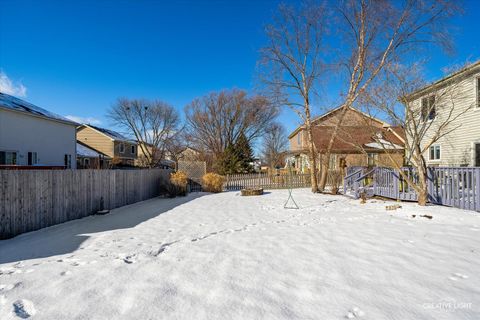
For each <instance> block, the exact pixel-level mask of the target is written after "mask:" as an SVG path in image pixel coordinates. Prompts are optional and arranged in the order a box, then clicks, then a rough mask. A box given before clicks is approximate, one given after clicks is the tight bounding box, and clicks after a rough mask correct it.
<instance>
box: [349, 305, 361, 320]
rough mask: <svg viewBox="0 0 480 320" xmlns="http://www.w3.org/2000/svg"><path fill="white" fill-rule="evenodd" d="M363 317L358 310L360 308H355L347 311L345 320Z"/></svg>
mask: <svg viewBox="0 0 480 320" xmlns="http://www.w3.org/2000/svg"><path fill="white" fill-rule="evenodd" d="M364 315H365V312H363V311H362V310H360V308H358V307H355V308H353V309H352V310H350V311H348V313H347V315H346V316H345V318H347V319H355V318H361V317H363V316H364Z"/></svg>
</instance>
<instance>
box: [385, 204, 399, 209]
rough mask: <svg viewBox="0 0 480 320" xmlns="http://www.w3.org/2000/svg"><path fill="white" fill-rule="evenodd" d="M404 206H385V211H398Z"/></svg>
mask: <svg viewBox="0 0 480 320" xmlns="http://www.w3.org/2000/svg"><path fill="white" fill-rule="evenodd" d="M401 207H402V206H401V205H399V204H392V205H389V206H385V209H386V210H387V211H390V210H397V209H400V208H401Z"/></svg>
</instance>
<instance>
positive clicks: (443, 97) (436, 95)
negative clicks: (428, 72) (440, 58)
mask: <svg viewBox="0 0 480 320" xmlns="http://www.w3.org/2000/svg"><path fill="white" fill-rule="evenodd" d="M407 99H408V101H409V103H411V106H412V108H414V109H415V110H419V111H421V112H420V113H419V114H420V117H421V118H422V119H421V120H420V121H425V122H427V123H428V124H429V125H428V126H425V128H427V129H426V134H425V135H424V138H423V139H422V144H423V145H422V147H427V146H428V143H429V141H431V137H432V136H433V135H434V134H435V133H436V132H438V131H439V130H438V128H439V126H441V125H442V124H444V123H446V122H448V119H451V122H450V123H449V124H448V126H447V127H446V128H445V129H443V130H441V131H442V132H443V133H446V134H445V135H444V136H442V137H440V138H439V139H438V141H436V142H435V143H433V144H432V145H431V146H430V147H428V149H427V151H426V153H427V154H425V159H426V160H427V165H429V166H476V167H478V166H480V61H477V62H475V63H473V64H470V65H468V66H466V67H464V68H463V69H461V70H459V71H457V72H455V73H453V74H450V75H449V76H447V77H445V78H443V79H440V80H438V81H436V82H434V83H433V84H431V85H429V86H426V87H424V88H421V89H420V90H417V91H415V92H413V93H412V94H410V95H409V96H408V97H407ZM417 108H418V109H417Z"/></svg>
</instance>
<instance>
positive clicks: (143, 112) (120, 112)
mask: <svg viewBox="0 0 480 320" xmlns="http://www.w3.org/2000/svg"><path fill="white" fill-rule="evenodd" d="M107 116H108V117H109V118H110V119H111V120H112V121H113V123H115V124H116V125H117V126H119V127H122V128H123V129H124V130H126V131H127V132H128V133H129V134H130V136H132V137H133V138H134V139H135V140H136V141H137V142H138V148H139V153H140V152H141V154H142V155H143V157H144V158H145V159H144V160H145V165H146V166H148V167H155V166H158V165H159V164H160V161H161V160H162V159H164V158H165V152H166V150H167V145H168V144H169V143H170V140H171V139H172V138H174V137H175V136H176V135H177V134H178V132H179V124H180V119H179V116H178V113H177V111H176V110H175V109H174V108H173V107H172V106H170V105H168V104H166V103H165V102H162V101H158V100H155V101H149V100H144V99H140V100H137V99H133V100H130V99H126V98H121V99H118V100H117V102H116V103H115V104H114V105H113V106H112V108H110V110H109V111H108V114H107Z"/></svg>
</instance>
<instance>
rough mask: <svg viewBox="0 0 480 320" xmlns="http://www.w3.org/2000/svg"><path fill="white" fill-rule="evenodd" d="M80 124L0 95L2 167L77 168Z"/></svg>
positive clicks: (0, 158)
mask: <svg viewBox="0 0 480 320" xmlns="http://www.w3.org/2000/svg"><path fill="white" fill-rule="evenodd" d="M77 126H78V123H75V122H73V121H70V120H68V119H66V118H64V117H62V116H59V115H57V114H54V113H52V112H50V111H47V110H45V109H43V108H40V107H37V106H35V105H33V104H31V103H28V102H26V101H24V100H21V99H19V98H16V97H13V96H10V95H8V94H4V93H1V92H0V166H3V167H5V166H32V167H33V166H61V167H62V166H63V167H65V168H71V169H75V168H76V161H75V157H76V127H77Z"/></svg>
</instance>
